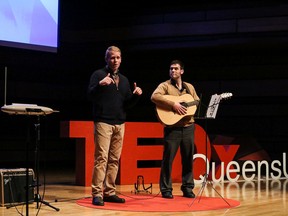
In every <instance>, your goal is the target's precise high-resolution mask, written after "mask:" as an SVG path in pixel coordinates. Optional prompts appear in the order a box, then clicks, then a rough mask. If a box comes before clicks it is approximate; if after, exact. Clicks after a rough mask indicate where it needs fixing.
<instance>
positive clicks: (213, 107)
mask: <svg viewBox="0 0 288 216" xmlns="http://www.w3.org/2000/svg"><path fill="white" fill-rule="evenodd" d="M229 97H232V93H222V94H221V95H218V94H214V95H212V96H211V99H210V102H209V105H208V107H207V110H206V114H205V117H195V119H204V120H205V133H206V135H205V136H206V138H205V150H206V153H205V154H206V155H205V166H206V168H205V175H204V180H203V182H202V186H201V188H200V190H199V191H198V193H197V195H196V198H197V197H198V196H199V194H200V197H199V201H198V202H200V200H201V197H202V194H203V191H204V189H205V186H206V185H207V184H209V185H211V187H212V189H213V190H214V191H215V192H216V193H217V194H218V195H219V196H220V197H221V198H222V199H223V200H224V201H225V202H226V203H227V204H228V205H229V206H231V205H230V203H228V201H227V200H226V199H225V198H224V197H223V196H221V194H220V193H219V192H218V191H217V190H216V189H215V188H214V186H213V183H212V182H211V181H209V180H208V170H207V163H208V159H207V155H208V153H207V148H208V147H207V145H208V143H207V140H208V133H207V130H208V127H207V119H215V118H216V114H217V111H218V108H219V104H220V101H221V100H222V99H225V98H229ZM196 198H195V199H194V200H193V201H192V203H191V204H190V206H191V205H193V203H194V202H195V200H196Z"/></svg>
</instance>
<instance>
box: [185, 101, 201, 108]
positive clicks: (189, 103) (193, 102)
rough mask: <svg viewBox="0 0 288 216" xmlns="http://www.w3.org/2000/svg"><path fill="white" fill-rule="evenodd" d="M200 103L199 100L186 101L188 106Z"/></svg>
mask: <svg viewBox="0 0 288 216" xmlns="http://www.w3.org/2000/svg"><path fill="white" fill-rule="evenodd" d="M198 103H199V102H198V101H191V102H186V105H187V107H190V106H194V105H197V104H198Z"/></svg>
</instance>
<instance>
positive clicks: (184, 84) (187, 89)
mask: <svg viewBox="0 0 288 216" xmlns="http://www.w3.org/2000/svg"><path fill="white" fill-rule="evenodd" d="M182 85H183V86H184V88H185V89H186V91H187V92H188V93H189V94H190V95H192V94H191V92H190V89H189V88H188V86H187V85H186V83H185V82H183V84H182Z"/></svg>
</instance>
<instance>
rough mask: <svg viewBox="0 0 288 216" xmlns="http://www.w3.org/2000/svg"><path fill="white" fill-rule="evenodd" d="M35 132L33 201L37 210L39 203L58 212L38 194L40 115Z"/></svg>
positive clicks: (57, 209)
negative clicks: (34, 185) (34, 189)
mask: <svg viewBox="0 0 288 216" xmlns="http://www.w3.org/2000/svg"><path fill="white" fill-rule="evenodd" d="M35 131H36V133H37V136H36V146H35V173H36V194H35V195H34V201H35V202H36V207H37V209H38V208H39V203H43V204H45V205H47V206H49V207H51V208H53V209H55V210H56V211H60V209H59V208H56V207H54V206H52V205H50V204H49V203H48V202H46V201H44V200H43V199H41V196H40V194H39V186H40V184H39V162H40V160H39V159H40V154H39V148H40V145H39V144H40V115H38V116H37V123H36V124H35Z"/></svg>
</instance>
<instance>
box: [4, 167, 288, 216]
mask: <svg viewBox="0 0 288 216" xmlns="http://www.w3.org/2000/svg"><path fill="white" fill-rule="evenodd" d="M74 177H75V174H74V172H73V170H71V169H65V170H53V169H52V170H50V171H48V172H47V173H46V177H45V180H46V181H45V184H44V176H43V175H42V174H40V175H39V181H40V183H41V184H42V185H41V186H40V187H39V194H40V196H41V197H44V201H46V202H48V203H49V204H50V205H51V206H52V207H56V208H59V209H60V210H59V211H56V210H55V209H54V208H52V207H51V206H48V205H45V204H41V203H37V202H33V203H30V204H29V205H28V213H29V215H37V212H38V211H39V213H38V215H43V216H54V215H55V216H56V215H68V216H69V215H71V216H72V215H73V216H74V215H81V216H90V215H91V216H92V215H93V216H94V215H98V216H112V215H117V216H131V215H140V216H141V215H143V216H144V215H145V216H146V215H147V214H149V215H151V216H166V215H173V216H188V215H189V216H191V215H193V216H212V215H213V216H215V215H225V216H236V215H237V216H238V215H245V216H249V215H251V216H252V215H253V216H254V215H267V216H268V215H269V216H271V215H275V216H276V215H277V216H284V215H285V216H286V215H288V186H287V185H288V179H281V180H279V181H278V180H277V181H275V180H274V181H272V180H262V181H252V182H241V181H240V182H237V183H223V184H215V183H213V184H205V185H204V186H203V185H197V186H196V188H195V189H194V192H195V194H197V197H196V200H195V202H194V203H196V202H199V198H201V199H202V198H203V197H206V198H207V197H208V198H214V197H215V198H220V199H221V200H222V199H226V200H228V202H229V200H235V201H239V202H240V205H237V206H235V207H232V208H228V207H227V208H222V209H216V210H213V209H212V210H211V209H209V208H207V210H195V209H193V208H191V211H184V212H183V211H179V210H178V211H175V212H174V211H170V210H171V208H167V211H165V208H164V209H162V210H161V211H158V210H157V211H149V212H147V211H146V212H145V211H141V209H137V210H135V211H129V210H128V211H127V210H111V209H104V208H91V207H86V206H83V205H79V200H83V199H85V198H86V199H90V198H91V194H90V193H91V189H90V187H83V186H76V185H75V184H74V179H75V178H74ZM135 182H136V179H135ZM211 183H212V182H211ZM173 188H174V191H173V194H174V195H175V196H181V195H182V193H181V191H180V184H179V183H174V184H173ZM202 189H203V193H200V192H201V190H202ZM35 192H36V190H35ZM44 192H45V193H44ZM117 192H118V193H119V194H120V195H119V196H121V197H123V198H125V196H126V199H127V200H128V199H130V197H135V196H137V193H136V194H135V187H134V185H119V186H117ZM150 192H152V193H151V194H150ZM138 195H139V197H143V196H144V195H145V196H160V195H159V187H158V185H157V184H152V191H150V190H149V193H145V192H141V193H139V194H138ZM157 198H158V199H159V197H157ZM201 199H200V202H203V200H201ZM161 202H163V201H161ZM189 202H190V201H189ZM169 203H170V204H171V200H169V201H168V200H167V205H169ZM191 203H192V199H191V202H190V204H191ZM37 204H38V207H37ZM126 204H127V203H126ZM119 205H121V204H119ZM192 205H194V204H192ZM208 207H209V202H208ZM168 209H170V210H169V211H168ZM26 211H27V209H26V204H23V205H18V206H15V207H10V208H6V207H0V215H3V216H4V215H5V216H6V215H9V216H16V215H26Z"/></svg>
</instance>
